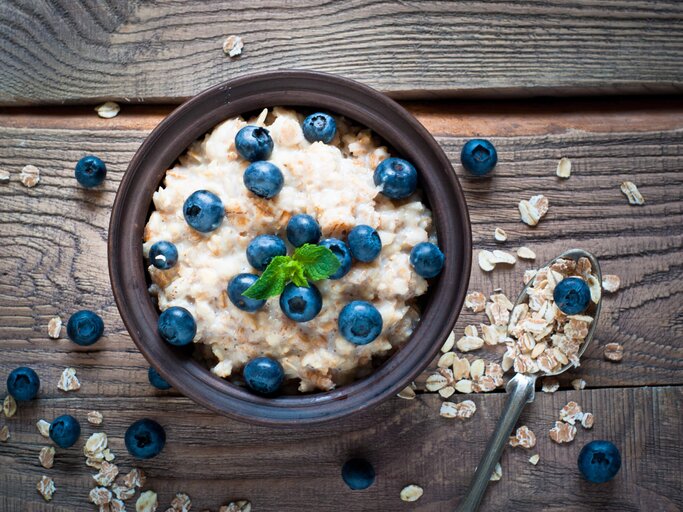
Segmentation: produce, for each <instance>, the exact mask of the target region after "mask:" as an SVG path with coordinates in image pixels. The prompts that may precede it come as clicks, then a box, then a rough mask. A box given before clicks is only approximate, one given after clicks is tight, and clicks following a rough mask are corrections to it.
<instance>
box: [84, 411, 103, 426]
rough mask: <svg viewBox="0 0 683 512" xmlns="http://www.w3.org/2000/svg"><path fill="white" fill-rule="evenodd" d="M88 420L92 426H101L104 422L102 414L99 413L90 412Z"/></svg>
mask: <svg viewBox="0 0 683 512" xmlns="http://www.w3.org/2000/svg"><path fill="white" fill-rule="evenodd" d="M86 418H87V420H88V423H90V424H91V425H101V424H102V421H103V420H104V417H103V416H102V413H101V412H99V411H90V412H89V413H88V415H87V416H86Z"/></svg>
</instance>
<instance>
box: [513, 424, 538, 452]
mask: <svg viewBox="0 0 683 512" xmlns="http://www.w3.org/2000/svg"><path fill="white" fill-rule="evenodd" d="M509 443H510V446H512V447H513V448H514V447H516V446H521V447H522V448H527V449H529V448H533V447H534V446H536V434H534V433H533V432H532V431H531V429H530V428H529V427H527V426H526V425H522V426H521V427H519V428H518V429H517V431H516V432H515V435H514V436H510V440H509Z"/></svg>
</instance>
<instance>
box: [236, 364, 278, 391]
mask: <svg viewBox="0 0 683 512" xmlns="http://www.w3.org/2000/svg"><path fill="white" fill-rule="evenodd" d="M242 373H243V375H244V382H246V384H247V386H248V387H249V389H251V390H252V391H255V392H256V393H259V394H261V395H272V394H273V393H275V392H276V391H277V390H279V389H280V386H282V382H283V381H284V380H285V371H284V370H283V369H282V365H281V364H280V363H279V362H277V361H276V360H275V359H271V358H270V357H257V358H255V359H252V360H251V361H249V362H248V363H247V364H246V365H245V367H244V371H243V372H242Z"/></svg>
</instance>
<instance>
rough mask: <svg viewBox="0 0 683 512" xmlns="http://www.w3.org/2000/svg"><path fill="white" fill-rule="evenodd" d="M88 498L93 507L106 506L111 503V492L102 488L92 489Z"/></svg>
mask: <svg viewBox="0 0 683 512" xmlns="http://www.w3.org/2000/svg"><path fill="white" fill-rule="evenodd" d="M88 496H89V497H90V501H91V502H93V503H94V504H95V505H106V504H107V503H110V502H111V491H110V490H109V489H105V488H104V487H93V488H92V489H91V490H90V494H89V495H88Z"/></svg>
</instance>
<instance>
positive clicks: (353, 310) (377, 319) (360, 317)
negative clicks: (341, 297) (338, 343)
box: [337, 300, 382, 345]
mask: <svg viewBox="0 0 683 512" xmlns="http://www.w3.org/2000/svg"><path fill="white" fill-rule="evenodd" d="M337 324H338V325H339V332H340V333H341V335H342V336H344V338H346V340H347V341H350V342H351V343H353V344H354V345H367V344H368V343H371V342H372V341H374V340H375V338H377V336H379V334H380V333H381V332H382V315H380V314H379V311H377V308H376V307H375V306H373V305H372V304H370V303H369V302H365V301H362V300H354V301H353V302H349V303H348V304H347V305H346V306H344V308H343V309H342V310H341V313H339V320H338V321H337Z"/></svg>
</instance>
